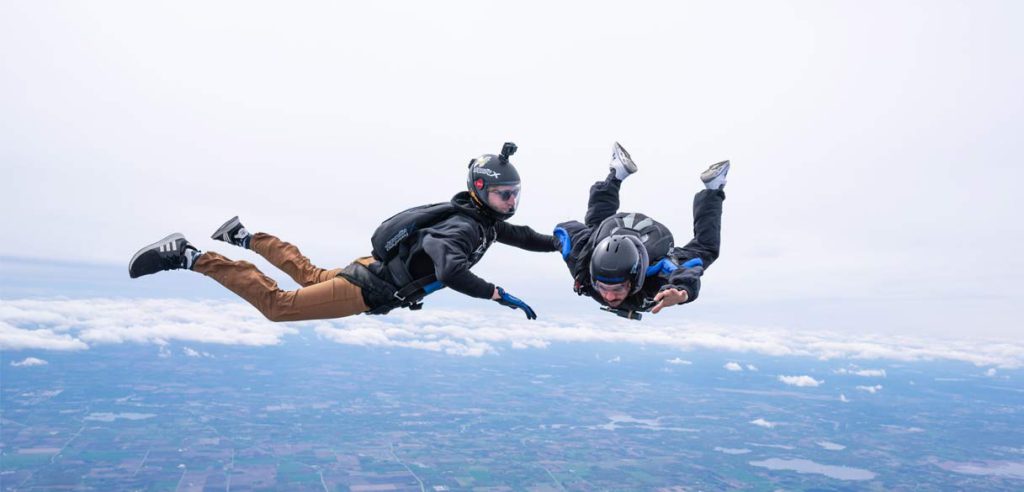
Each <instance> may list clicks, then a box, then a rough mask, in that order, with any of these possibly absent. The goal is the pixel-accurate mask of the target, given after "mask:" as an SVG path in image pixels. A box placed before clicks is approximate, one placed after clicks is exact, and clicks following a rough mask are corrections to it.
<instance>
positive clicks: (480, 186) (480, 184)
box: [473, 178, 484, 190]
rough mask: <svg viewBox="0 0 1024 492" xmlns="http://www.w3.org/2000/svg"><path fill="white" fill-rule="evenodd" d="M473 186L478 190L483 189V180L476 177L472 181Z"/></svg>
mask: <svg viewBox="0 0 1024 492" xmlns="http://www.w3.org/2000/svg"><path fill="white" fill-rule="evenodd" d="M473 186H475V187H476V189H478V190H482V189H484V180H482V179H480V178H477V179H476V181H473Z"/></svg>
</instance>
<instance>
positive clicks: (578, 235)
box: [555, 214, 704, 311]
mask: <svg viewBox="0 0 1024 492" xmlns="http://www.w3.org/2000/svg"><path fill="white" fill-rule="evenodd" d="M637 215H641V214H637ZM609 219H610V218H609ZM609 219H605V220H609ZM599 228H600V223H598V224H593V225H592V226H587V225H584V224H582V223H580V222H578V221H575V220H573V221H569V222H563V223H561V224H558V226H557V227H556V229H555V230H556V231H558V229H562V230H564V231H565V233H566V235H567V236H568V237H569V243H570V250H569V251H568V252H567V254H563V256H562V259H563V260H565V264H566V266H568V267H569V273H570V274H572V277H573V280H574V281H575V284H574V286H573V287H574V290H575V291H576V293H577V294H579V295H581V296H582V295H587V296H590V297H592V298H593V299H594V300H595V301H597V302H598V303H600V304H601V305H604V306H607V305H608V304H607V303H606V302H605V301H604V299H603V298H602V297H601V294H600V293H598V292H597V291H596V290H595V289H594V288H593V286H592V282H591V278H590V257H591V255H592V254H593V252H594V247H595V246H597V243H599V242H600V241H601V240H602V239H604V237H593V234H594V232H595V231H597V230H598V229H599ZM563 251H565V250H563ZM698 257H699V256H698V255H696V254H694V253H693V252H692V251H687V250H685V249H683V248H679V247H675V246H673V247H671V248H670V249H669V252H668V254H667V255H665V256H664V257H663V258H651V259H650V262H651V265H654V264H656V263H658V262H659V261H661V260H662V259H667V260H669V261H671V262H672V263H673V264H674V265H675V266H677V267H678V268H677V269H676V270H675V271H673V272H671V273H667V272H664V271H661V272H659V273H657V274H655V275H652V276H649V277H647V278H646V280H644V286H643V288H642V289H640V291H639V292H637V293H636V294H633V295H632V296H629V297H628V298H626V300H625V301H623V302H622V304H620V305H619V307H618V308H619V309H625V310H628V311H650V310H651V308H653V307H654V305H655V304H656V303H655V302H654V296H655V295H657V294H658V292H660V291H662V290H665V289H671V288H674V289H680V290H685V291H686V294H687V296H688V299H687V301H686V302H688V303H689V302H693V301H694V300H695V299H697V295H698V294H699V293H700V277H701V276H702V275H703V274H704V266H703V265H695V266H684V264H685V263H686V262H687V261H689V260H692V259H694V258H698Z"/></svg>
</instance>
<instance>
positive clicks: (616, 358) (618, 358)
mask: <svg viewBox="0 0 1024 492" xmlns="http://www.w3.org/2000/svg"><path fill="white" fill-rule="evenodd" d="M608 362H609V363H616V362H622V357H619V356H617V355H616V356H615V357H612V358H611V359H608Z"/></svg>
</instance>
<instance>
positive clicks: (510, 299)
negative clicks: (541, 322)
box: [494, 287, 537, 319]
mask: <svg viewBox="0 0 1024 492" xmlns="http://www.w3.org/2000/svg"><path fill="white" fill-rule="evenodd" d="M498 296H499V298H498V299H495V300H494V302H497V303H498V304H501V305H502V306H508V307H510V308H512V309H522V310H523V312H525V313H526V319H537V313H535V312H533V308H531V307H530V306H528V305H526V303H525V302H523V301H522V300H521V299H519V298H518V297H516V296H514V295H512V294H509V293H508V292H505V289H502V288H501V287H498Z"/></svg>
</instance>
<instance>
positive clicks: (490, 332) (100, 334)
mask: <svg viewBox="0 0 1024 492" xmlns="http://www.w3.org/2000/svg"><path fill="white" fill-rule="evenodd" d="M506 311H508V312H506ZM300 329H311V330H312V331H313V332H314V333H315V334H316V335H317V336H319V337H320V338H321V339H323V340H327V341H333V342H336V343H343V344H349V345H365V346H381V347H405V348H414V349H420V350H430V351H436V352H442V353H446V354H451V355H461V356H477V357H478V356H483V355H488V354H496V353H499V352H500V351H501V350H505V349H513V350H523V349H537V348H546V347H548V346H550V345H552V344H567V343H577V342H586V343H592V342H604V343H613V344H637V345H653V346H662V347H667V348H671V349H674V350H680V351H693V350H711V351H727V352H735V353H738V354H743V353H756V354H763V355H769V356H774V357H785V356H799V357H816V358H819V359H822V360H829V359H851V360H896V361H918V360H936V359H943V360H956V361H966V362H970V363H974V364H977V365H988V366H993V367H1002V368H1018V367H1024V344H1012V343H1008V342H998V343H985V342H981V341H973V340H942V339H913V338H908V337H884V336H880V335H867V334H863V333H861V334H857V335H856V336H855V337H853V336H847V335H841V334H834V333H807V332H792V331H787V330H782V329H779V328H766V327H757V326H733V325H715V324H707V323H695V322H686V321H679V322H677V321H672V320H662V319H651V320H646V319H645V320H644V322H643V323H632V324H628V323H625V322H622V323H615V322H612V323H609V320H608V317H607V316H605V315H604V314H601V313H599V314H597V315H594V316H590V315H583V316H551V317H548V318H544V319H541V320H536V321H527V320H525V319H522V315H521V314H520V313H517V312H513V311H509V310H497V309H480V310H444V309H429V308H428V309H426V310H423V311H405V310H399V311H394V312H393V313H392V314H389V315H387V316H354V317H349V318H344V319H338V320H320V321H310V322H299V323H272V322H269V321H267V320H265V319H264V318H263V317H262V316H261V315H260V314H259V313H258V312H257V311H256V310H255V309H253V308H252V307H251V306H249V305H248V304H245V303H243V302H240V301H232V302H225V301H212V300H207V301H192V300H184V299H132V300H128V299H110V298H90V299H15V300H2V301H0V348H2V349H4V350H27V349H39V350H84V349H88V348H89V347H91V346H97V345H103V344H116V343H151V344H155V345H158V346H162V345H165V344H167V343H170V342H185V343H189V344H200V343H207V344H224V345H250V346H265V345H276V344H279V343H281V342H282V341H283V339H284V338H285V337H286V336H289V335H295V334H298V333H299V330H300ZM164 353H165V352H164V351H163V349H161V354H164ZM167 355H169V354H167ZM725 367H726V368H727V369H729V368H731V370H742V369H743V366H741V365H740V364H739V363H738V362H729V363H728V364H726V366H725ZM748 369H749V368H748ZM865 371H880V370H876V369H865Z"/></svg>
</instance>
